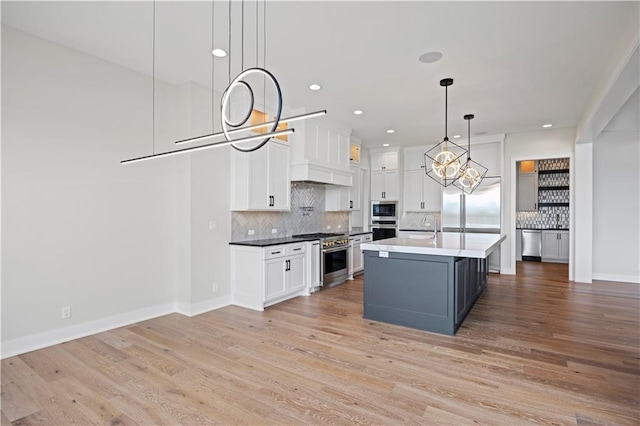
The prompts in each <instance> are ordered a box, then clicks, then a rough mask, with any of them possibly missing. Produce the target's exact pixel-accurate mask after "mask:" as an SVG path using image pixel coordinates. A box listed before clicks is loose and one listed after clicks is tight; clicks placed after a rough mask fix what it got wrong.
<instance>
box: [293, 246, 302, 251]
mask: <svg viewBox="0 0 640 426" xmlns="http://www.w3.org/2000/svg"><path fill="white" fill-rule="evenodd" d="M300 250H302V247H298V248H294V249H293V251H300Z"/></svg>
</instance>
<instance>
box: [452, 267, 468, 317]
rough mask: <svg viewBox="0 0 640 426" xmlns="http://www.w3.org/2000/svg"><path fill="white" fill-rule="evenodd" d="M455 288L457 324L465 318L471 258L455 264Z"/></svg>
mask: <svg viewBox="0 0 640 426" xmlns="http://www.w3.org/2000/svg"><path fill="white" fill-rule="evenodd" d="M453 268H454V269H453V274H454V289H455V292H454V293H455V294H454V298H455V313H456V324H459V323H460V321H462V319H463V318H464V314H465V312H466V309H467V300H468V299H467V298H468V288H469V259H467V258H465V259H460V260H458V261H457V262H455V263H454V265H453Z"/></svg>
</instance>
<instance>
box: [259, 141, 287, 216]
mask: <svg viewBox="0 0 640 426" xmlns="http://www.w3.org/2000/svg"><path fill="white" fill-rule="evenodd" d="M268 145H269V148H268V153H269V163H268V164H269V195H271V196H272V199H271V201H272V204H273V205H272V206H271V208H272V209H274V210H289V209H290V208H291V202H290V196H291V195H290V194H291V177H290V174H289V147H288V146H286V145H280V144H277V143H273V142H269V143H268ZM258 151H260V150H258Z"/></svg>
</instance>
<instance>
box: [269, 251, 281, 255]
mask: <svg viewBox="0 0 640 426" xmlns="http://www.w3.org/2000/svg"><path fill="white" fill-rule="evenodd" d="M280 253H282V252H281V251H272V252H271V254H280Z"/></svg>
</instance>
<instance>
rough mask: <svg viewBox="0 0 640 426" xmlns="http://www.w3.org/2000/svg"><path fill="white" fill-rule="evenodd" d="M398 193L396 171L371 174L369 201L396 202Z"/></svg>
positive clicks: (398, 185) (398, 186)
mask: <svg viewBox="0 0 640 426" xmlns="http://www.w3.org/2000/svg"><path fill="white" fill-rule="evenodd" d="M399 192H400V182H399V180H398V171H397V170H386V171H375V172H374V171H372V172H371V201H380V200H384V201H397V200H398V194H399Z"/></svg>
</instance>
